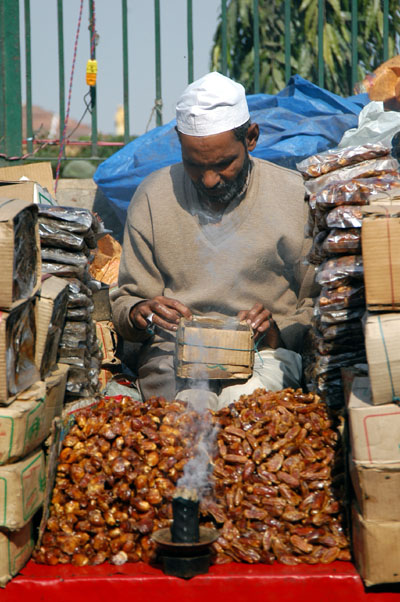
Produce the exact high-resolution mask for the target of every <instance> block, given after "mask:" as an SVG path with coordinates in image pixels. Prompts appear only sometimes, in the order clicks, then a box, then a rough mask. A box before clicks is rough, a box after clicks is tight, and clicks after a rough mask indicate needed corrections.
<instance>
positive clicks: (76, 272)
mask: <svg viewBox="0 0 400 602" xmlns="http://www.w3.org/2000/svg"><path fill="white" fill-rule="evenodd" d="M42 274H53V276H60V278H79V279H80V280H87V279H88V278H89V270H88V266H84V267H81V266H78V265H67V264H65V263H52V262H51V261H42Z"/></svg>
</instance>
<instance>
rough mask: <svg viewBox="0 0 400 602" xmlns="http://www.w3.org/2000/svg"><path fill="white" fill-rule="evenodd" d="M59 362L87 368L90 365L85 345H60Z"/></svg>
mask: <svg viewBox="0 0 400 602" xmlns="http://www.w3.org/2000/svg"><path fill="white" fill-rule="evenodd" d="M60 362H61V363H62V364H69V365H70V366H78V367H79V368H85V369H88V368H89V367H90V353H89V352H88V350H87V349H86V347H74V348H70V347H60Z"/></svg>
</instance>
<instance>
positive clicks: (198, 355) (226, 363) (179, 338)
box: [175, 316, 254, 380]
mask: <svg viewBox="0 0 400 602" xmlns="http://www.w3.org/2000/svg"><path fill="white" fill-rule="evenodd" d="M175 363H176V374H177V376H179V377H181V378H192V379H207V380H213V379H224V380H225V379H246V378H249V377H250V376H251V374H252V372H253V364H254V340H253V331H252V329H251V328H250V326H249V325H248V324H246V323H243V322H240V323H239V322H238V321H237V320H235V318H228V319H224V318H223V317H221V318H220V317H215V318H214V317H211V316H194V317H193V320H185V319H183V318H182V319H181V321H180V323H179V326H178V330H177V333H176V346H175Z"/></svg>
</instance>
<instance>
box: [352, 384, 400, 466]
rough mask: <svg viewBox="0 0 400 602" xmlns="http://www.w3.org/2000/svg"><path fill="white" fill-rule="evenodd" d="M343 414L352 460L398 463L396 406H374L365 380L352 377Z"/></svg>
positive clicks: (398, 413) (399, 432) (398, 410)
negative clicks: (348, 432)
mask: <svg viewBox="0 0 400 602" xmlns="http://www.w3.org/2000/svg"><path fill="white" fill-rule="evenodd" d="M347 412H348V418H349V431H350V444H351V451H352V454H353V458H354V460H355V461H357V462H367V463H370V462H376V463H378V464H386V465H388V464H393V465H396V464H398V463H399V462H400V407H399V406H398V405H396V404H394V403H388V404H385V405H379V406H377V405H374V404H373V403H372V399H371V386H370V381H369V378H366V377H361V376H357V377H355V378H354V381H353V387H352V390H351V394H350V400H349V404H348V406H347Z"/></svg>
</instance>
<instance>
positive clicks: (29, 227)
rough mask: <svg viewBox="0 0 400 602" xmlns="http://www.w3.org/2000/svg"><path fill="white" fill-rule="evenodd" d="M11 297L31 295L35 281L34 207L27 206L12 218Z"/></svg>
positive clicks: (35, 216) (35, 214) (19, 297)
mask: <svg viewBox="0 0 400 602" xmlns="http://www.w3.org/2000/svg"><path fill="white" fill-rule="evenodd" d="M13 221H14V245H15V248H14V270H13V299H14V300H15V301H17V300H19V299H24V298H28V297H30V296H31V294H32V291H33V289H34V287H35V286H36V282H37V270H38V266H37V243H36V232H35V231H36V224H37V210H36V207H34V208H32V209H31V208H30V207H27V208H26V209H23V210H22V211H20V212H19V213H18V215H16V216H15V218H14V220H13Z"/></svg>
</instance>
